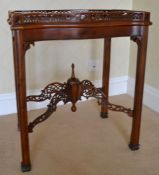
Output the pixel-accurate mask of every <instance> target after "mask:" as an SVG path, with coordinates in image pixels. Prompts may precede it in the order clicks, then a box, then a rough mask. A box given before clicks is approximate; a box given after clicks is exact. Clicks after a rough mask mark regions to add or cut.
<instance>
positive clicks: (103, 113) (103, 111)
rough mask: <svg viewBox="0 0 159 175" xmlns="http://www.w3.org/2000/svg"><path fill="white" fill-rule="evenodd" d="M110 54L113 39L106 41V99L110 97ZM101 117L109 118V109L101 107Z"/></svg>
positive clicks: (104, 91) (104, 79)
mask: <svg viewBox="0 0 159 175" xmlns="http://www.w3.org/2000/svg"><path fill="white" fill-rule="evenodd" d="M110 52H111V38H105V39H104V57H103V76H102V90H103V93H104V94H105V97H106V98H107V99H108V96H109V72H110ZM101 117H102V118H107V117H108V109H107V108H106V107H104V106H102V107H101Z"/></svg>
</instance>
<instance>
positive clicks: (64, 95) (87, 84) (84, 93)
mask: <svg viewBox="0 0 159 175" xmlns="http://www.w3.org/2000/svg"><path fill="white" fill-rule="evenodd" d="M81 97H85V98H86V99H88V98H90V97H94V98H96V99H97V100H98V104H99V105H101V106H103V107H105V108H107V109H109V110H112V111H118V112H124V113H126V114H128V115H129V116H130V117H132V116H133V111H132V110H131V109H130V108H125V107H124V106H120V105H115V104H112V103H110V102H108V100H107V98H106V96H105V94H104V93H103V91H102V90H101V88H96V87H95V86H94V85H93V84H92V82H91V81H89V80H83V81H79V80H78V79H77V78H76V77H75V73H74V64H72V76H71V78H70V79H68V80H67V83H58V82H55V83H51V84H49V85H47V86H46V87H45V88H44V89H43V90H42V91H41V94H40V95H32V96H28V97H27V101H28V102H29V101H34V102H41V101H45V100H50V103H49V104H48V105H47V110H46V111H45V112H44V113H43V114H41V115H40V116H39V117H37V118H36V119H35V120H34V121H32V122H30V123H29V126H28V129H29V132H32V131H33V128H34V127H35V126H36V125H37V124H39V123H41V122H43V121H45V120H46V119H48V118H49V117H50V115H51V114H52V113H53V112H55V111H56V108H57V104H58V103H59V102H60V101H62V102H63V103H64V104H66V103H68V102H71V103H72V107H71V110H72V111H73V112H75V111H76V105H75V104H76V102H77V101H78V100H81Z"/></svg>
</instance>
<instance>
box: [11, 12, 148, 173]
mask: <svg viewBox="0 0 159 175" xmlns="http://www.w3.org/2000/svg"><path fill="white" fill-rule="evenodd" d="M8 22H9V24H10V26H11V31H12V39H13V52H14V69H15V83H16V98H17V111H18V123H19V128H20V133H21V149H22V163H21V170H22V171H23V172H25V171H30V170H31V163H30V152H29V138H28V133H29V132H32V131H33V128H34V127H35V126H36V125H37V124H39V123H41V122H43V121H44V120H46V119H47V118H48V117H49V116H50V115H51V114H52V113H53V112H54V111H55V110H56V107H57V103H58V102H59V101H63V102H64V103H67V102H71V103H72V108H71V110H72V111H73V112H75V111H76V106H75V104H76V102H77V101H78V100H80V99H81V96H84V97H85V98H89V97H95V98H96V99H97V100H98V103H99V104H100V105H101V117H102V118H107V115H108V109H110V110H113V111H121V112H125V113H127V114H128V115H129V116H130V117H132V131H131V137H130V143H129V148H130V149H131V150H137V149H139V135H140V124H141V111H142V99H143V87H144V74H145V62H146V50H147V40H148V28H149V25H151V22H150V13H149V12H143V11H131V10H28V11H10V12H9V18H8ZM127 36H129V37H130V39H131V40H133V41H135V42H136V43H137V46H138V54H137V68H136V69H137V70H136V83H135V95H134V106H133V109H128V108H125V107H124V106H120V105H115V104H112V103H110V102H109V101H108V87H109V70H110V49H111V38H113V37H127ZM96 38H103V39H104V58H103V76H102V87H101V88H96V87H95V86H94V85H93V84H92V83H91V82H90V81H89V80H83V81H79V79H77V78H76V77H75V72H74V64H72V76H71V78H69V79H68V80H67V82H65V83H58V82H55V83H51V84H49V85H47V86H46V87H45V88H44V89H43V90H42V91H41V94H39V95H32V96H28V97H27V96H26V75H25V53H26V51H27V50H28V49H30V45H31V44H34V42H38V41H44V40H70V39H96ZM47 99H49V100H50V103H49V104H48V106H47V110H46V112H44V113H43V114H41V115H40V116H39V117H37V118H36V119H35V120H34V121H32V122H30V123H29V124H28V118H27V105H26V103H27V101H35V102H40V101H44V100H47Z"/></svg>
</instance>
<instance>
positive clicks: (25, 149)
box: [13, 31, 31, 172]
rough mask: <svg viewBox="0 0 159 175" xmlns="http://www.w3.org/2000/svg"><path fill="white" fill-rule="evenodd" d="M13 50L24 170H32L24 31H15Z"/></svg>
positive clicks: (22, 166) (22, 168)
mask: <svg viewBox="0 0 159 175" xmlns="http://www.w3.org/2000/svg"><path fill="white" fill-rule="evenodd" d="M13 45H14V48H13V51H14V67H15V83H16V97H17V115H18V120H19V126H20V135H21V150H22V163H21V170H22V171H23V172H25V171H30V170H31V164H30V155H29V138H28V121H27V104H26V78H25V49H24V41H23V35H22V31H13Z"/></svg>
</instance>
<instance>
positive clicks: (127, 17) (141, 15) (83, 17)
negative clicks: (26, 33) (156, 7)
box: [8, 9, 151, 29]
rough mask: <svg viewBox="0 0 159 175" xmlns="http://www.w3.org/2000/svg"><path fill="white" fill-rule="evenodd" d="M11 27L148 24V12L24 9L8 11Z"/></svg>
mask: <svg viewBox="0 0 159 175" xmlns="http://www.w3.org/2000/svg"><path fill="white" fill-rule="evenodd" d="M8 23H9V24H10V25H11V28H12V29H16V28H25V27H28V26H30V27H31V26H32V27H33V26H34V27H37V26H39V25H41V26H43V27H44V26H45V27H47V26H50V25H51V26H53V25H55V26H57V25H58V26H60V25H61V26H64V25H67V26H68V25H76V26H77V25H78V26H79V25H85V26H89V25H90V26H93V25H96V26H97V25H105V26H106V25H150V24H151V22H150V13H149V12H144V11H132V10H87V9H85V10H78V9H77V10H25V11H9V18H8Z"/></svg>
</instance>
